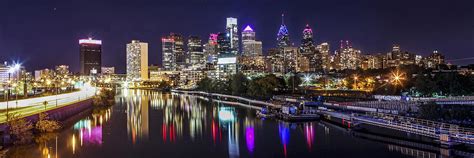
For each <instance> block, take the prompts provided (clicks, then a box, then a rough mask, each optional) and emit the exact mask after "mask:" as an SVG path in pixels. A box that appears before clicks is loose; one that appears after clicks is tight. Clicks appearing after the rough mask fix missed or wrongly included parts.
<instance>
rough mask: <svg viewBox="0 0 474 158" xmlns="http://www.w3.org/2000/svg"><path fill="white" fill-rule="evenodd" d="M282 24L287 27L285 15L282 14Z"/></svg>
mask: <svg viewBox="0 0 474 158" xmlns="http://www.w3.org/2000/svg"><path fill="white" fill-rule="evenodd" d="M281 24H282V25H285V13H282V14H281Z"/></svg>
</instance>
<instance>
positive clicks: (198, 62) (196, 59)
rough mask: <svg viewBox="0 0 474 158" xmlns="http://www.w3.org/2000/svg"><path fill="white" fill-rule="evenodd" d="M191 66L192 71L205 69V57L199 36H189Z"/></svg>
mask: <svg viewBox="0 0 474 158" xmlns="http://www.w3.org/2000/svg"><path fill="white" fill-rule="evenodd" d="M188 56H189V62H188V63H189V66H190V67H191V68H192V69H203V68H204V67H205V61H206V60H205V57H204V52H203V48H202V44H201V39H200V38H199V37H197V36H189V39H188Z"/></svg>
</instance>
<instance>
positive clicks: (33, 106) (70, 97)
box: [0, 84, 96, 123]
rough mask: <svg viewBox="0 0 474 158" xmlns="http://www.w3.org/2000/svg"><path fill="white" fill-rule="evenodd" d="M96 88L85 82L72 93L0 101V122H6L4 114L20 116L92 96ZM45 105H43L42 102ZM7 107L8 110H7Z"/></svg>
mask: <svg viewBox="0 0 474 158" xmlns="http://www.w3.org/2000/svg"><path fill="white" fill-rule="evenodd" d="M95 93H96V88H94V87H92V86H90V85H88V84H85V85H84V86H82V87H80V90H79V91H77V92H73V93H67V94H60V95H53V96H45V97H39V98H31V99H23V100H18V102H17V101H9V102H8V103H7V102H0V109H1V110H2V112H0V123H4V122H6V114H7V112H8V113H10V114H11V113H18V114H19V115H20V116H21V117H26V116H31V115H34V114H37V113H40V112H44V111H49V110H52V109H56V108H60V107H63V106H67V105H70V104H72V103H76V102H79V101H82V100H86V99H89V98H91V97H92V96H94V95H95ZM45 101H46V102H47V105H44V102H45ZM7 107H8V110H7Z"/></svg>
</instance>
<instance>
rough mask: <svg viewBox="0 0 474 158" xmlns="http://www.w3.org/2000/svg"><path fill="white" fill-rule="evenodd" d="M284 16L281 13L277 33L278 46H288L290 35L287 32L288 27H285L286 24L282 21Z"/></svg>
mask: <svg viewBox="0 0 474 158" xmlns="http://www.w3.org/2000/svg"><path fill="white" fill-rule="evenodd" d="M284 16H285V15H284V14H282V15H281V26H280V29H278V34H277V45H278V48H283V47H287V46H290V36H289V34H288V29H287V28H286V25H285V23H284Z"/></svg>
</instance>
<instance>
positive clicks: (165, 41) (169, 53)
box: [161, 37, 176, 71]
mask: <svg viewBox="0 0 474 158" xmlns="http://www.w3.org/2000/svg"><path fill="white" fill-rule="evenodd" d="M161 48H162V49H161V50H162V53H163V54H162V55H163V58H162V60H163V69H164V70H166V71H171V70H175V69H176V56H175V54H174V53H173V50H174V40H173V39H171V38H167V37H164V38H161Z"/></svg>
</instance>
